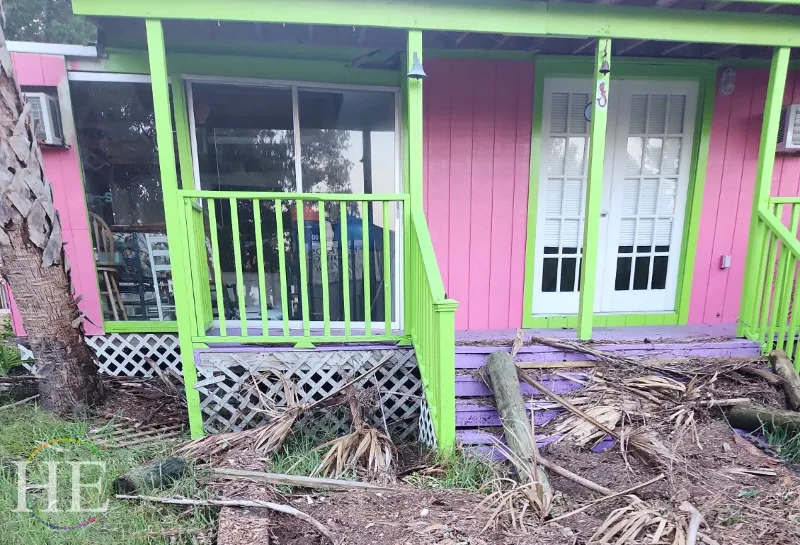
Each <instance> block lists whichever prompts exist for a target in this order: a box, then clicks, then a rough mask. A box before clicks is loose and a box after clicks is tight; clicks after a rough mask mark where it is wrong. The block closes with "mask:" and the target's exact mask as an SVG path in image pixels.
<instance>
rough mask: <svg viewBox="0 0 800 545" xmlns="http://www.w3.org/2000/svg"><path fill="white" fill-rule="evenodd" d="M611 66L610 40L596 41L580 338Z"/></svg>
mask: <svg viewBox="0 0 800 545" xmlns="http://www.w3.org/2000/svg"><path fill="white" fill-rule="evenodd" d="M604 62H605V63H607V67H608V68H610V67H611V40H608V39H602V40H597V50H596V51H595V56H594V101H592V121H591V123H590V125H589V170H588V174H587V176H586V205H585V212H584V218H585V220H584V222H583V260H582V262H581V286H580V306H579V307H578V338H579V339H581V340H589V339H591V338H592V317H593V314H594V293H595V288H596V285H595V284H596V282H597V274H596V273H597V244H598V235H599V232H600V204H601V200H602V197H603V158H604V156H605V150H606V122H607V120H608V96H609V80H610V77H609V74H607V73H606V74H601V73H600V69H601V66H602V65H603V63H604Z"/></svg>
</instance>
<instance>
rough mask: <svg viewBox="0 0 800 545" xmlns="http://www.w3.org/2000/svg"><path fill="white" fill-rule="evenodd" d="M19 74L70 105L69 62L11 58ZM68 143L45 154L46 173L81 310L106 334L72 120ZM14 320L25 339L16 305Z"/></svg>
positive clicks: (90, 330) (89, 328) (67, 122)
mask: <svg viewBox="0 0 800 545" xmlns="http://www.w3.org/2000/svg"><path fill="white" fill-rule="evenodd" d="M12 58H13V62H14V70H15V71H16V74H17V78H18V80H19V83H20V85H22V86H38V87H42V86H43V87H52V88H53V92H55V91H56V88H58V95H59V99H60V100H61V101H64V100H69V86H68V82H67V67H66V63H65V60H64V57H62V56H58V55H40V54H30V53H14V54H12ZM61 111H62V115H63V114H65V113H66V112H69V113H71V111H72V110H71V108H65V107H64V105H63V104H62V107H61ZM63 121H64V138H65V139H66V142H67V144H68V145H69V148H67V149H55V148H45V149H43V150H42V157H43V160H44V173H45V176H46V177H47V179H48V180H49V182H50V184H51V185H52V186H53V199H54V201H55V205H56V209H57V210H58V213H59V216H60V217H61V228H62V230H63V238H64V243H65V244H66V251H67V257H68V258H69V261H70V266H71V267H72V282H73V284H74V285H75V292H76V294H80V295H82V296H83V299H82V300H81V302H80V304H79V306H80V308H81V310H82V311H83V312H85V313H86V315H87V317H88V318H89V319H90V320H91V321H92V322H94V324H98V325H93V324H92V323H90V322H88V321H87V322H85V328H86V333H87V334H89V335H102V334H103V328H102V324H103V316H102V311H101V307H100V296H99V294H98V290H97V280H96V276H95V275H96V273H95V268H94V251H93V249H92V239H91V235H90V233H89V220H88V216H87V213H86V200H85V196H84V190H83V177H82V175H81V165H80V157H79V156H78V148H77V140H76V137H75V128H74V124H73V122H72V120H71V119H66V118H65V119H64V120H63ZM11 306H12V308H11V316H12V320H13V325H14V330H15V331H16V332H17V334H20V335H21V334H24V330H23V328H22V320H21V318H20V316H19V312H17V310H16V307H14V304H13V302H12V305H11Z"/></svg>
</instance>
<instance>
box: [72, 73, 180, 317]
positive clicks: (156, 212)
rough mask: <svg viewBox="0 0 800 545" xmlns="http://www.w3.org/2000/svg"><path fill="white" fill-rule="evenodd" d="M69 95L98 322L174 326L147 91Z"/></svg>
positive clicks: (141, 86) (95, 87) (113, 89)
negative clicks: (97, 299)
mask: <svg viewBox="0 0 800 545" xmlns="http://www.w3.org/2000/svg"><path fill="white" fill-rule="evenodd" d="M70 90H71V94H72V105H73V112H74V115H75V124H76V130H77V136H78V146H79V149H80V155H81V164H82V167H83V172H84V180H85V184H86V200H87V206H88V209H89V212H90V229H91V232H92V240H93V242H94V250H95V261H96V267H97V270H98V283H99V288H100V293H101V299H102V303H103V314H104V318H105V319H106V320H174V319H175V301H174V297H173V290H172V273H171V270H170V264H169V252H168V248H167V239H166V226H165V223H164V205H163V195H162V191H161V178H160V173H159V165H158V151H157V148H156V142H155V122H154V114H153V98H152V91H151V87H150V84H149V83H144V82H142V83H135V82H106V81H73V82H71V89H70Z"/></svg>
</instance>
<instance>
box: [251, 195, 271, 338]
mask: <svg viewBox="0 0 800 545" xmlns="http://www.w3.org/2000/svg"><path fill="white" fill-rule="evenodd" d="M253 223H254V224H255V229H256V267H257V269H256V270H257V271H258V300H259V303H260V306H261V334H262V335H264V336H265V337H269V307H268V305H267V280H266V273H265V272H264V235H263V234H262V233H261V201H260V200H258V199H253Z"/></svg>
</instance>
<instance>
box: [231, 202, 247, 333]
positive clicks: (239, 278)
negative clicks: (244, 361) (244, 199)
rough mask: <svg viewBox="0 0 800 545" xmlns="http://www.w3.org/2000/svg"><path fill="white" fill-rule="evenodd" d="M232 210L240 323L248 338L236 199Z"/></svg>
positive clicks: (234, 264) (240, 238) (234, 260)
mask: <svg viewBox="0 0 800 545" xmlns="http://www.w3.org/2000/svg"><path fill="white" fill-rule="evenodd" d="M228 204H229V205H230V208H231V231H232V237H233V238H232V240H233V266H234V267H235V268H236V297H237V299H239V322H240V327H241V336H242V337H247V301H246V300H245V291H244V274H243V273H242V237H241V235H240V234H239V204H238V201H237V199H236V198H235V197H231V198H230V199H229V200H228Z"/></svg>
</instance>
